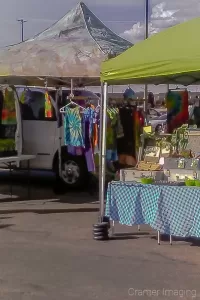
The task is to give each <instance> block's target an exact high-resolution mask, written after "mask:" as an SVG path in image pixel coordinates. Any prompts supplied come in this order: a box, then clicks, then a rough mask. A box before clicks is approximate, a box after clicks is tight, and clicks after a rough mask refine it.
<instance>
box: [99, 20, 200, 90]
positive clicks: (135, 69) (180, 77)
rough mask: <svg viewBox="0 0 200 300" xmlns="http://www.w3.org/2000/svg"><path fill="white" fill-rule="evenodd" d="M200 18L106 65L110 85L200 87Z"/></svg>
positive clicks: (103, 76) (104, 73) (105, 78)
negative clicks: (180, 85)
mask: <svg viewBox="0 0 200 300" xmlns="http://www.w3.org/2000/svg"><path fill="white" fill-rule="evenodd" d="M199 34H200V18H195V19H192V20H190V21H188V22H185V23H182V24H179V25H176V26H173V27H170V28H168V29H166V30H164V31H162V32H160V33H158V34H155V35H153V36H152V37H150V38H148V39H147V40H144V41H142V42H140V43H138V44H136V45H134V46H133V47H131V48H130V49H128V50H126V51H125V52H123V53H122V54H120V55H119V56H117V57H115V58H113V59H110V60H107V61H104V62H103V63H102V67H101V80H102V81H103V82H108V84H131V83H135V84H183V85H190V84H199V83H200V38H199Z"/></svg>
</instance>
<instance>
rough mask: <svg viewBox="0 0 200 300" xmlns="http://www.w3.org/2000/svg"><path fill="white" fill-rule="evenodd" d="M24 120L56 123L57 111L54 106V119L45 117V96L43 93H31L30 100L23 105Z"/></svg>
mask: <svg viewBox="0 0 200 300" xmlns="http://www.w3.org/2000/svg"><path fill="white" fill-rule="evenodd" d="M21 112H22V120H30V121H32V120H37V121H56V113H55V109H54V107H53V106H52V117H51V118H47V117H45V94H44V93H41V92H35V91H34V92H31V93H30V96H29V99H26V100H25V103H24V104H22V103H21Z"/></svg>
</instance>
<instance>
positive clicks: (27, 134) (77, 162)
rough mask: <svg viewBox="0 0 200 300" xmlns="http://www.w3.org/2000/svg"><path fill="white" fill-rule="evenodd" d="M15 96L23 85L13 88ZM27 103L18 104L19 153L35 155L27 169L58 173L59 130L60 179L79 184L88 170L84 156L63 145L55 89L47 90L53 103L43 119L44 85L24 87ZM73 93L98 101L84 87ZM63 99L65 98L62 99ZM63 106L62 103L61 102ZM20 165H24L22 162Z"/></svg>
mask: <svg viewBox="0 0 200 300" xmlns="http://www.w3.org/2000/svg"><path fill="white" fill-rule="evenodd" d="M16 90H17V93H18V95H19V98H20V95H21V94H22V92H23V91H24V87H16ZM28 90H29V92H28V97H29V101H28V104H22V103H20V114H21V122H22V133H21V134H22V154H33V155H36V159H34V160H31V161H30V168H31V169H35V170H53V171H54V172H55V173H56V175H57V176H59V165H58V147H59V136H60V135H59V133H60V132H59V131H61V133H62V152H61V153H62V178H61V179H62V181H64V183H65V184H66V185H70V186H73V187H81V186H83V185H84V184H85V183H86V181H87V180H88V171H87V166H86V160H85V157H84V156H72V155H70V154H69V153H68V151H67V146H65V145H64V142H63V141H64V139H63V137H64V130H63V127H62V126H61V127H60V128H58V122H57V117H56V110H55V107H56V102H55V96H56V91H55V89H53V88H52V89H48V90H49V95H50V100H51V103H52V106H53V116H52V118H45V113H44V111H45V92H46V90H45V89H44V88H40V87H39V88H33V87H29V88H28ZM74 93H75V96H76V94H77V96H82V97H88V98H89V99H91V102H92V103H93V104H94V105H97V104H98V102H99V97H98V96H97V95H95V94H94V93H92V92H90V91H87V90H78V91H75V92H74ZM69 95H70V90H68V89H63V99H67V96H69ZM66 102H67V100H66ZM64 105H65V104H64ZM20 168H26V163H24V162H22V163H21V165H20Z"/></svg>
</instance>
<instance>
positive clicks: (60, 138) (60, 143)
mask: <svg viewBox="0 0 200 300" xmlns="http://www.w3.org/2000/svg"><path fill="white" fill-rule="evenodd" d="M60 93H61V98H62V97H63V90H62V87H61V88H60ZM56 105H57V104H56ZM62 118H63V116H62ZM58 156H59V158H58V162H59V176H60V178H62V129H61V127H60V128H59V145H58Z"/></svg>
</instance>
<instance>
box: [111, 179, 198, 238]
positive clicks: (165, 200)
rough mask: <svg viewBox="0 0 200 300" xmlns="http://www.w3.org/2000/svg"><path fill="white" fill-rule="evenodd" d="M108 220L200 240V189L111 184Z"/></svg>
mask: <svg viewBox="0 0 200 300" xmlns="http://www.w3.org/2000/svg"><path fill="white" fill-rule="evenodd" d="M106 216H108V217H109V218H110V220H113V221H116V222H119V223H120V224H123V225H128V226H132V225H138V224H140V225H142V224H148V225H150V226H151V227H152V228H153V229H155V230H157V231H158V232H159V233H162V234H167V235H170V236H177V237H198V238H199V237H200V188H198V187H185V186H184V187H176V186H159V185H142V184H139V183H132V182H121V181H116V182H115V181H114V182H110V183H109V185H108V190H107V201H106Z"/></svg>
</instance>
